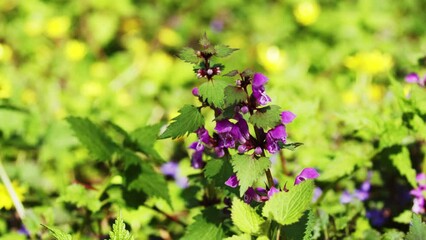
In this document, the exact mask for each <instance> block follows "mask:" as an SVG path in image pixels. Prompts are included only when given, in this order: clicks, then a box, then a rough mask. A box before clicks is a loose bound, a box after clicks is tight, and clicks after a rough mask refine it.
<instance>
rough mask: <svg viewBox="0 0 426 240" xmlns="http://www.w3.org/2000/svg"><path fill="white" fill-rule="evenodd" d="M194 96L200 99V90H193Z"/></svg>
mask: <svg viewBox="0 0 426 240" xmlns="http://www.w3.org/2000/svg"><path fill="white" fill-rule="evenodd" d="M192 95H194V96H196V97H199V96H200V91H199V90H198V88H197V87H195V88H193V89H192Z"/></svg>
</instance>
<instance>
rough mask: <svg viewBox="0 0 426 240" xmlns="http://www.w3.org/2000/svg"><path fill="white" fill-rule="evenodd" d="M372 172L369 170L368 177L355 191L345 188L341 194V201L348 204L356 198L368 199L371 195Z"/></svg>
mask: <svg viewBox="0 0 426 240" xmlns="http://www.w3.org/2000/svg"><path fill="white" fill-rule="evenodd" d="M371 174H372V173H371V172H368V176H367V179H366V180H365V181H364V182H363V183H362V184H361V187H360V188H359V189H356V190H355V191H354V192H353V193H350V192H349V191H347V190H345V191H344V192H343V193H342V195H341V196H340V202H341V203H343V204H346V203H350V202H352V201H353V200H354V199H358V200H360V201H365V200H367V199H368V198H369V196H370V188H371V182H370V181H371Z"/></svg>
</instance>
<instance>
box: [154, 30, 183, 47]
mask: <svg viewBox="0 0 426 240" xmlns="http://www.w3.org/2000/svg"><path fill="white" fill-rule="evenodd" d="M158 40H160V42H161V43H162V44H164V45H166V46H169V47H176V46H180V45H181V44H182V38H181V36H180V35H179V34H178V33H177V32H175V31H174V30H172V29H170V28H162V29H160V32H159V33H158Z"/></svg>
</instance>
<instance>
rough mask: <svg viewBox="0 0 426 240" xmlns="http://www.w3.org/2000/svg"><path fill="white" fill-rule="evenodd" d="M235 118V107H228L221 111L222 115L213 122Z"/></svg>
mask: <svg viewBox="0 0 426 240" xmlns="http://www.w3.org/2000/svg"><path fill="white" fill-rule="evenodd" d="M234 116H235V106H229V107H226V108H225V109H223V111H222V113H221V114H220V115H219V116H217V117H216V118H215V120H216V121H217V120H223V119H231V118H233V117H234Z"/></svg>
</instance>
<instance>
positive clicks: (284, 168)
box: [279, 150, 289, 175]
mask: <svg viewBox="0 0 426 240" xmlns="http://www.w3.org/2000/svg"><path fill="white" fill-rule="evenodd" d="M279 154H280V160H281V167H282V169H283V173H284V175H289V174H288V172H287V167H286V160H285V156H284V153H283V151H281V150H280V151H279Z"/></svg>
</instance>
